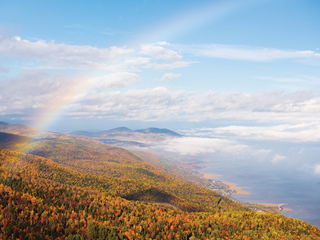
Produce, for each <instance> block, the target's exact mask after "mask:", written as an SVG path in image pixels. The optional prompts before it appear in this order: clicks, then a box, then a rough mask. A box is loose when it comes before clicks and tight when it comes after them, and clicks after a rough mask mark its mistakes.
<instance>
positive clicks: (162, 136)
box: [0, 122, 182, 147]
mask: <svg viewBox="0 0 320 240" xmlns="http://www.w3.org/2000/svg"><path fill="white" fill-rule="evenodd" d="M0 132H4V133H9V134H16V135H20V136H25V137H37V136H38V137H47V136H49V135H52V134H54V135H56V134H62V135H64V133H60V132H55V131H48V130H38V129H35V128H31V127H28V126H25V125H22V124H10V123H6V122H0ZM66 134H68V135H73V136H81V137H88V138H92V139H95V140H97V141H100V142H103V143H106V144H110V145H115V146H121V147H125V146H134V147H148V146H149V145H148V144H149V143H152V142H160V141H165V140H168V139H172V138H177V137H182V135H180V134H179V133H176V132H174V131H171V130H170V129H167V128H155V127H153V128H145V129H138V130H131V129H129V128H127V127H118V128H113V129H110V130H106V131H100V132H89V131H73V132H68V133H66Z"/></svg>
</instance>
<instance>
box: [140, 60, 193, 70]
mask: <svg viewBox="0 0 320 240" xmlns="http://www.w3.org/2000/svg"><path fill="white" fill-rule="evenodd" d="M192 63H196V62H185V61H177V62H173V63H162V64H159V63H155V62H154V63H149V64H147V65H146V68H154V69H160V70H166V69H175V68H182V67H189V65H190V64H192Z"/></svg>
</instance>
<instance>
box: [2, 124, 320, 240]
mask: <svg viewBox="0 0 320 240" xmlns="http://www.w3.org/2000/svg"><path fill="white" fill-rule="evenodd" d="M122 130H125V129H122ZM122 130H121V131H122ZM129 130H130V129H129ZM117 131H119V130H116V131H115V132H117ZM130 131H132V130H130ZM130 131H128V132H130ZM151 131H153V130H151ZM152 134H154V133H152ZM17 150H18V151H17ZM0 165H1V168H2V170H3V171H2V172H0V229H1V231H0V239H68V240H69V239H70V240H72V239H150V238H151V239H218V238H220V239H221V238H222V239H249V238H250V239H320V231H319V229H318V228H317V227H314V226H312V225H310V224H307V223H305V222H303V221H299V220H297V219H290V218H287V217H284V216H282V215H274V214H265V213H257V212H254V211H251V210H249V209H247V208H245V207H243V206H241V205H239V204H237V203H235V202H233V201H231V200H230V199H228V198H225V197H223V196H221V195H219V194H217V193H215V192H213V191H210V190H208V189H207V188H204V187H202V186H206V184H208V182H207V180H205V179H202V178H198V177H196V176H193V175H188V173H189V174H190V170H191V169H190V168H188V167H187V166H182V165H179V164H177V163H173V162H170V161H168V160H166V161H165V160H163V159H161V158H160V157H158V156H156V155H153V154H150V153H145V152H131V151H128V150H126V149H123V148H120V147H115V146H109V145H106V144H103V143H101V142H99V141H96V140H93V139H89V138H86V137H79V136H70V135H66V134H60V133H56V134H51V135H49V136H46V137H40V138H37V139H32V138H29V137H25V136H19V135H14V134H9V133H3V132H2V133H1V134H0Z"/></svg>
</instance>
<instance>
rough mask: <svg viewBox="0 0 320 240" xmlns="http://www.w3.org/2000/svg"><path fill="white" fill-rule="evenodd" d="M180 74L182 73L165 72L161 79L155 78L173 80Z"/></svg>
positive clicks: (164, 80) (162, 80)
mask: <svg viewBox="0 0 320 240" xmlns="http://www.w3.org/2000/svg"><path fill="white" fill-rule="evenodd" d="M180 76H181V74H175V73H165V74H163V76H162V77H161V79H160V80H157V79H155V81H160V82H166V81H171V80H173V79H176V78H178V77H180Z"/></svg>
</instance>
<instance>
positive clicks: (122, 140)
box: [68, 127, 182, 146]
mask: <svg viewBox="0 0 320 240" xmlns="http://www.w3.org/2000/svg"><path fill="white" fill-rule="evenodd" d="M68 134H70V135H74V136H84V137H89V138H93V139H96V140H98V141H101V142H105V143H110V141H112V142H113V143H115V142H117V141H118V144H116V145H122V146H123V145H126V142H128V145H140V144H141V143H140V142H141V141H142V142H158V141H164V140H167V139H171V138H176V137H182V135H180V134H179V133H176V132H174V131H171V130H169V129H166V128H162V129H160V128H145V129H139V130H131V129H129V128H127V127H118V128H113V129H110V130H106V131H101V132H88V131H74V132H68ZM135 142H136V144H135Z"/></svg>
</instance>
